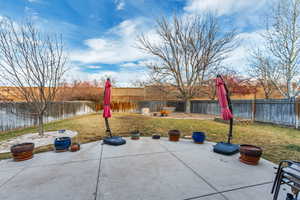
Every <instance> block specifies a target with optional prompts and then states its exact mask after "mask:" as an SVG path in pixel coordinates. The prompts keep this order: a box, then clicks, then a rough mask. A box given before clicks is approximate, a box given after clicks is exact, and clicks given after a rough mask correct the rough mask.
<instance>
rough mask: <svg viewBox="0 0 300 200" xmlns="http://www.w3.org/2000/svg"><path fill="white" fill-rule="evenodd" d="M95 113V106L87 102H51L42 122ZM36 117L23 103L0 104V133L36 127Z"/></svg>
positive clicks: (28, 106) (30, 108)
mask: <svg viewBox="0 0 300 200" xmlns="http://www.w3.org/2000/svg"><path fill="white" fill-rule="evenodd" d="M92 112H95V104H94V103H92V102H87V101H76V102H52V103H51V104H50V106H49V107H48V109H47V110H46V114H45V116H44V122H45V123H47V122H51V121H56V120H61V119H66V118H69V117H73V116H76V115H82V114H88V113H92ZM37 123H38V119H37V115H36V114H35V113H34V111H33V109H32V107H31V105H30V104H28V103H25V102H0V131H8V130H13V129H17V128H22V127H30V126H36V125H37Z"/></svg>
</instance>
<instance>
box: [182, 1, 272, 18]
mask: <svg viewBox="0 0 300 200" xmlns="http://www.w3.org/2000/svg"><path fill="white" fill-rule="evenodd" d="M266 3H267V0H188V1H187V5H186V6H185V8H184V10H185V11H186V12H190V13H201V12H206V11H213V12H216V13H217V14H218V15H219V16H221V15H226V14H231V13H235V12H239V11H249V10H256V9H259V8H261V7H262V6H264V5H265V4H266Z"/></svg>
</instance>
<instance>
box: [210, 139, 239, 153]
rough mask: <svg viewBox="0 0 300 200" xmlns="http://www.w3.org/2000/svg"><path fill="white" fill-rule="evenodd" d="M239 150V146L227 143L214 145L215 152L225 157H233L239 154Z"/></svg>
mask: <svg viewBox="0 0 300 200" xmlns="http://www.w3.org/2000/svg"><path fill="white" fill-rule="evenodd" d="M239 149H240V147H239V145H237V144H230V143H225V142H219V143H217V144H216V145H214V152H215V153H219V154H223V155H233V154H235V153H237V152H239Z"/></svg>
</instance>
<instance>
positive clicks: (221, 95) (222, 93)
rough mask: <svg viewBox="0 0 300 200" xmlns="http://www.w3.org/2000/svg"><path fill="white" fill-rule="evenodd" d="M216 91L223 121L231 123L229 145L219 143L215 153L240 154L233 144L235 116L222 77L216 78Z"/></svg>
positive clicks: (237, 147)
mask: <svg viewBox="0 0 300 200" xmlns="http://www.w3.org/2000/svg"><path fill="white" fill-rule="evenodd" d="M216 91H217V97H218V100H219V104H220V108H221V116H222V119H223V120H230V121H229V131H228V139H227V143H224V142H219V143H217V144H216V145H215V146H214V151H215V152H217V153H221V154H227V155H230V154H234V153H236V152H238V150H239V146H238V145H234V144H231V139H232V128H233V114H232V105H231V100H230V97H229V94H228V89H227V87H226V84H225V82H224V80H223V78H222V77H221V75H217V78H216Z"/></svg>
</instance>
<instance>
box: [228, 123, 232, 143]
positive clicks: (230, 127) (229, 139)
mask: <svg viewBox="0 0 300 200" xmlns="http://www.w3.org/2000/svg"><path fill="white" fill-rule="evenodd" d="M232 127H233V119H230V121H229V132H228V141H227V143H228V144H230V141H231V138H232Z"/></svg>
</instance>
